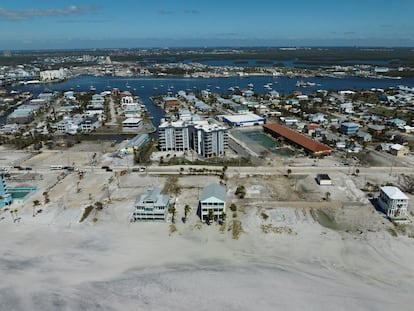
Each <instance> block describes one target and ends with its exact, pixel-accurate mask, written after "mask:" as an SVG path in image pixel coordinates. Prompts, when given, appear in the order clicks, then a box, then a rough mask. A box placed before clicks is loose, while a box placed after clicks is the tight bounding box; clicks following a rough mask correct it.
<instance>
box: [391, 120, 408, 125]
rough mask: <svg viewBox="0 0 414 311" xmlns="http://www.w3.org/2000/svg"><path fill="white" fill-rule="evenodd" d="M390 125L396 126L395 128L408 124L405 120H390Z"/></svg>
mask: <svg viewBox="0 0 414 311" xmlns="http://www.w3.org/2000/svg"><path fill="white" fill-rule="evenodd" d="M388 124H391V125H395V126H404V125H406V124H407V122H405V121H404V120H401V119H398V118H394V119H389V120H388Z"/></svg>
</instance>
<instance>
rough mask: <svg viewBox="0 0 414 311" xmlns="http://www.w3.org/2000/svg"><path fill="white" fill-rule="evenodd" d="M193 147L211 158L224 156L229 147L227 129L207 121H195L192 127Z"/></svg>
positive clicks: (202, 154) (200, 153)
mask: <svg viewBox="0 0 414 311" xmlns="http://www.w3.org/2000/svg"><path fill="white" fill-rule="evenodd" d="M191 134H192V148H193V149H194V151H195V152H197V153H198V154H199V155H201V156H203V157H205V158H209V157H214V156H222V155H224V154H225V152H226V148H227V129H226V128H225V127H222V126H220V125H217V124H210V123H208V122H207V121H198V122H194V124H193V126H192V127H191Z"/></svg>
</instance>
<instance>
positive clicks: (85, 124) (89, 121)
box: [80, 117, 101, 133]
mask: <svg viewBox="0 0 414 311" xmlns="http://www.w3.org/2000/svg"><path fill="white" fill-rule="evenodd" d="M100 126H101V123H100V122H99V119H98V118H96V117H88V118H86V119H84V120H83V121H82V123H81V124H80V128H81V130H82V132H83V133H89V132H92V131H94V130H96V129H97V128H99V127H100Z"/></svg>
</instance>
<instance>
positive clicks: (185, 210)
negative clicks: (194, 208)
mask: <svg viewBox="0 0 414 311" xmlns="http://www.w3.org/2000/svg"><path fill="white" fill-rule="evenodd" d="M190 211H191V208H190V206H189V205H188V204H186V205H185V206H184V218H185V220H187V216H188V214H190Z"/></svg>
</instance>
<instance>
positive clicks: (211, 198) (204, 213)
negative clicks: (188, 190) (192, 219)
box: [198, 183, 226, 221]
mask: <svg viewBox="0 0 414 311" xmlns="http://www.w3.org/2000/svg"><path fill="white" fill-rule="evenodd" d="M225 212H226V188H225V187H224V186H222V185H220V184H217V183H212V184H210V185H208V186H206V187H205V188H204V189H203V192H202V193H201V197H200V201H199V205H198V215H199V216H200V218H201V220H202V221H209V220H218V219H222V216H223V213H225ZM209 215H211V216H212V217H213V219H209Z"/></svg>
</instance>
